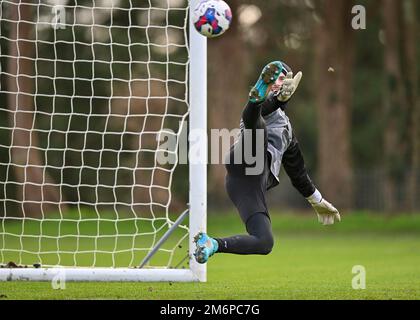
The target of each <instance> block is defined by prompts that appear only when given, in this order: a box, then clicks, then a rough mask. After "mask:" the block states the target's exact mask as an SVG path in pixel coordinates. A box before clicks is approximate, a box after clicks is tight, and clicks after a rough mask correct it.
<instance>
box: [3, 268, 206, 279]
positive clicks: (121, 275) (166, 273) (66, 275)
mask: <svg viewBox="0 0 420 320" xmlns="http://www.w3.org/2000/svg"><path fill="white" fill-rule="evenodd" d="M0 281H66V282H67V281H70V282H71V281H80V282H82V281H91V282H102V281H106V282H199V281H200V278H199V277H198V276H196V275H195V274H194V273H193V272H192V271H191V270H189V269H134V268H54V267H51V268H39V269H35V268H13V269H7V268H4V269H0Z"/></svg>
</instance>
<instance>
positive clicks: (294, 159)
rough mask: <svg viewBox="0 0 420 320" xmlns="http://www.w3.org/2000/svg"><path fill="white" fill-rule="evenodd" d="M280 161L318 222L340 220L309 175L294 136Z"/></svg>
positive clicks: (327, 222) (332, 222) (338, 214)
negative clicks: (309, 205) (311, 208)
mask: <svg viewBox="0 0 420 320" xmlns="http://www.w3.org/2000/svg"><path fill="white" fill-rule="evenodd" d="M282 163H283V167H284V169H285V170H286V173H287V175H288V176H289V178H290V180H291V182H292V184H293V186H294V187H295V188H296V189H297V190H298V191H299V192H300V194H301V195H302V196H303V197H305V198H306V199H307V200H308V202H309V203H310V204H311V205H312V207H313V208H314V210H315V212H316V213H317V215H318V221H319V222H320V223H322V224H323V225H332V224H334V222H335V220H336V221H341V217H340V213H339V212H338V210H337V209H336V208H335V207H334V206H333V205H332V204H330V203H329V202H328V201H326V200H325V199H324V198H323V197H322V195H321V193H320V192H319V191H318V190H317V189H316V187H315V185H314V183H313V182H312V180H311V178H310V177H309V174H308V172H307V170H306V166H305V161H304V159H303V155H302V152H301V150H300V147H299V143H298V141H297V139H296V137H293V141H292V143H291V144H290V146H289V148H288V149H287V151H286V152H285V153H284V155H283V159H282Z"/></svg>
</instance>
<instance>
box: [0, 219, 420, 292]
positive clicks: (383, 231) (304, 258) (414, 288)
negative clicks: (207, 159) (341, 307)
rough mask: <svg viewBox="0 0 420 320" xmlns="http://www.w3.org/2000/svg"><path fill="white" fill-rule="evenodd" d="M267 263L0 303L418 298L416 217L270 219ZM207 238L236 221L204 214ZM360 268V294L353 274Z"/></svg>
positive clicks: (419, 225) (238, 263) (73, 288)
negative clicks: (186, 279) (191, 279)
mask: <svg viewBox="0 0 420 320" xmlns="http://www.w3.org/2000/svg"><path fill="white" fill-rule="evenodd" d="M272 220H273V231H274V233H275V236H276V244H275V248H274V250H273V252H272V254H270V255H268V256H247V257H241V256H232V255H216V256H215V257H214V258H212V259H211V261H210V263H209V265H208V282H207V283H67V284H66V289H65V290H53V289H52V288H51V284H50V283H33V282H6V283H5V282H3V283H1V282H0V299H194V300H196V299H420V216H419V215H401V216H384V215H372V214H367V213H354V214H348V215H343V222H342V223H341V224H339V225H337V226H334V227H332V228H325V227H322V226H319V225H318V223H317V222H316V219H315V215H312V214H311V215H306V214H305V215H293V214H275V215H273V217H272ZM208 230H209V233H210V234H212V235H217V236H227V235H232V234H236V233H242V232H243V226H242V224H241V223H240V220H239V218H238V217H237V216H236V215H233V214H230V215H227V216H226V215H225V216H223V215H213V214H210V215H209V227H208ZM355 265H363V266H364V267H365V268H366V272H367V273H366V286H367V287H366V290H354V289H353V288H352V285H351V284H352V278H353V276H354V275H353V274H352V268H353V266H355Z"/></svg>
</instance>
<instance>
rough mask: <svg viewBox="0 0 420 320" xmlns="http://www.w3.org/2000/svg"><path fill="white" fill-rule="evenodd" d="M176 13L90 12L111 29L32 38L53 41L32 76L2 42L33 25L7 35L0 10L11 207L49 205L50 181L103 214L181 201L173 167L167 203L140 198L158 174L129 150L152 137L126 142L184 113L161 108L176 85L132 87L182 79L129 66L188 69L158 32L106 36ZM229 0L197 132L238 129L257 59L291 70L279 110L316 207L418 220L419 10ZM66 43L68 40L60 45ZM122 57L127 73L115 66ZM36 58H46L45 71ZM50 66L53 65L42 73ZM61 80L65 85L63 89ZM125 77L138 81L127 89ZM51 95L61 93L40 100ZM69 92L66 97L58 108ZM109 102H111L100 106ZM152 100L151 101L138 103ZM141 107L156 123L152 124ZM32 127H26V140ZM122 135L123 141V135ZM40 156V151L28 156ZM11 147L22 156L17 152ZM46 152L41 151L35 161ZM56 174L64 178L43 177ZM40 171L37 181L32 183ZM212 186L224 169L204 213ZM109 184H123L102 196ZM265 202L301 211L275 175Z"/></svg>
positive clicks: (212, 171) (3, 157)
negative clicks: (292, 81) (120, 207)
mask: <svg viewBox="0 0 420 320" xmlns="http://www.w3.org/2000/svg"><path fill="white" fill-rule="evenodd" d="M16 1H17V0H16ZM25 1H26V2H31V1H30V0H25ZM17 2H18V1H17ZM182 2H183V0H151V1H146V2H145V1H141V0H133V1H131V2H128V1H118V0H114V5H116V6H121V7H123V8H126V9H127V8H129V7H130V3H131V4H133V7H132V8H138V10H132V11H131V14H128V12H129V11H128V10H127V11H125V10H120V11H118V10H114V11H113V12H107V11H103V12H102V14H101V15H96V16H95V19H99V20H98V21H99V22H100V23H101V24H103V25H105V26H109V25H111V23H112V25H113V26H114V27H115V28H112V29H111V31H110V32H108V31H105V32H104V29H101V28H99V27H97V28H95V32H90V27H77V26H76V27H74V28H66V29H64V30H60V29H58V30H53V29H52V28H51V29H43V30H41V29H38V30H37V32H38V36H39V37H40V38H39V39H42V40H45V41H52V42H53V41H57V42H56V43H55V44H47V43H42V44H40V45H39V47H38V50H39V51H38V52H37V55H38V57H42V58H43V59H41V60H39V61H38V62H37V64H36V66H35V67H34V65H31V63H30V59H22V58H21V59H14V58H10V57H9V56H12V57H13V56H16V51H17V50H18V48H17V47H18V46H21V49H19V52H20V56H29V57H30V56H32V57H33V56H34V52H33V48H32V45H30V42H25V41H22V42H21V43H20V44H19V42H18V43H16V45H10V44H11V43H12V42H13V41H10V39H15V37H16V32H17V29H20V31H19V38H25V37H28V38H31V37H32V39H33V32H34V30H30V27H31V26H33V25H29V24H25V23H21V24H20V26H19V27H17V26H16V24H13V23H11V22H10V21H13V20H14V19H16V12H13V10H11V7H12V6H11V5H10V2H7V5H6V4H5V3H4V2H2V3H1V6H2V9H3V12H2V17H3V18H4V17H6V16H7V17H8V19H10V20H6V19H2V21H1V36H2V38H1V39H0V41H1V42H0V45H1V57H0V59H1V60H0V62H1V70H7V74H8V75H6V74H4V73H2V75H1V88H2V90H1V92H0V198H3V199H5V198H8V199H10V198H11V197H12V195H13V196H14V197H16V199H21V198H22V196H24V197H25V199H30V197H34V199H41V198H43V199H45V200H47V199H51V203H55V202H56V201H57V197H58V192H57V190H56V189H55V188H54V187H52V186H53V185H57V184H60V183H61V184H64V186H63V187H62V189H61V190H60V194H61V197H62V199H66V200H67V201H68V202H69V203H76V202H78V201H82V202H84V203H87V202H101V203H109V204H110V206H112V205H113V203H115V202H118V203H119V204H124V203H127V209H128V210H130V209H131V207H130V205H129V204H130V201H131V200H130V199H131V198H130V197H131V196H133V197H135V198H136V199H137V200H138V202H141V201H144V202H145V203H146V202H150V201H152V202H153V201H154V200H157V199H159V201H160V202H165V201H172V202H173V203H179V205H180V206H181V205H183V204H185V202H186V201H187V192H188V190H187V188H188V186H186V183H185V181H186V179H185V176H186V174H187V168H186V167H185V166H180V167H179V168H178V169H177V170H176V173H175V175H176V176H175V178H174V179H173V191H174V196H173V197H172V199H170V196H169V195H168V194H167V192H166V190H162V189H159V188H158V189H156V190H146V189H144V188H143V189H144V190H143V189H142V187H141V186H142V185H147V184H150V181H152V180H153V181H154V182H155V184H157V185H159V184H162V185H164V184H165V183H166V182H167V181H168V179H170V177H168V176H167V175H166V174H165V173H163V172H161V173H156V172H153V173H150V172H147V170H140V169H138V168H136V166H139V165H142V166H143V167H147V165H148V164H150V163H152V162H153V159H149V158H150V156H148V155H147V154H143V153H142V152H136V150H139V148H141V149H147V148H149V149H152V148H154V147H155V139H154V137H152V136H146V135H144V136H141V137H139V136H138V135H136V134H135V133H136V132H140V131H142V130H143V131H144V130H148V131H150V132H154V131H157V130H159V128H162V126H163V127H165V128H172V129H174V130H177V124H175V123H172V122H171V123H168V122H167V121H166V122H165V121H163V117H162V115H163V114H164V112H168V109H167V108H170V110H171V113H173V114H174V115H182V113H183V112H185V105H184V104H182V103H177V102H171V103H170V104H169V105H168V104H167V100H165V96H167V95H168V94H170V95H173V96H176V97H179V99H181V100H182V99H183V98H184V97H183V94H184V93H185V91H184V88H183V87H182V86H179V85H177V84H176V83H165V84H162V83H159V82H158V81H150V82H148V81H142V80H141V79H147V78H150V77H154V78H157V79H159V78H161V77H166V76H167V75H168V74H169V75H170V78H173V79H177V80H179V81H181V82H182V81H185V72H184V71H185V70H184V69H183V68H182V67H178V68H177V67H176V65H173V66H171V67H165V66H163V65H159V64H153V63H151V64H148V65H145V64H142V63H141V61H145V60H153V61H155V60H156V61H165V59H167V58H170V59H171V60H174V61H178V62H179V63H180V66H181V65H182V63H185V62H186V59H187V57H186V55H185V52H184V51H183V50H182V49H180V48H181V47H171V45H169V47H171V50H168V51H166V50H163V51H162V47H163V48H164V47H165V46H168V44H170V43H178V42H179V40H180V38H182V37H180V35H179V34H178V33H177V30H171V32H168V33H159V32H160V31H159V30H153V29H149V30H148V31H147V32H146V31H144V30H145V29H142V28H138V29H132V30H131V32H129V33H127V32H126V31H125V30H126V29H124V28H121V29H120V28H118V26H123V27H126V26H128V25H129V23H130V22H131V24H133V25H137V26H140V27H142V26H148V25H150V24H159V23H164V22H165V20H166V16H165V15H164V14H163V15H162V12H164V11H162V10H154V11H153V12H151V14H150V15H149V14H144V12H142V10H141V9H142V8H143V9H146V8H147V7H149V4H152V5H153V6H154V7H156V8H167V7H168V4H169V5H174V4H175V3H176V4H177V5H180V4H181V5H182ZM227 2H228V3H229V4H230V5H231V7H232V9H233V17H234V22H233V25H232V28H231V30H229V32H228V33H226V34H225V35H224V36H223V37H220V38H217V39H211V40H209V41H208V47H209V55H208V59H209V61H208V72H209V79H208V113H209V127H210V128H227V129H233V128H236V127H237V126H238V125H239V120H240V115H241V111H242V108H243V105H244V104H245V102H246V100H247V94H248V91H249V88H250V86H251V85H252V84H253V83H254V81H255V78H256V77H257V75H258V74H259V72H260V70H261V68H262V67H263V66H264V65H265V64H266V63H267V62H269V61H272V60H278V59H281V60H284V61H286V62H287V63H288V64H289V65H290V66H291V67H292V68H293V69H294V71H296V72H297V71H299V70H301V71H303V73H304V78H303V81H302V83H301V87H300V88H299V91H298V92H297V95H296V96H295V97H294V98H293V101H292V102H291V103H290V107H289V110H288V115H289V117H290V118H291V121H292V123H293V126H294V130H295V132H296V135H297V137H298V138H299V140H300V142H301V145H302V147H303V151H304V154H305V159H306V162H307V166H308V168H309V171H310V173H311V175H312V176H313V177H314V180H315V182H316V183H317V184H318V185H319V187H320V190H321V191H322V192H323V193H324V195H325V197H327V198H329V199H331V201H332V202H333V203H335V204H337V206H339V207H340V208H357V209H374V210H385V209H386V210H389V211H396V210H418V209H419V208H420V203H419V202H420V201H419V195H420V189H419V188H420V187H419V181H420V174H419V171H420V163H419V162H420V128H419V123H420V101H419V100H420V99H419V85H420V82H419V72H420V69H419V68H420V64H419V63H418V61H419V58H420V51H419V47H420V41H419V40H420V39H419V34H420V29H419V28H420V27H419V24H418V21H419V18H420V4H419V3H418V1H416V0H265V1H259V0H248V1H240V0H230V1H229V0H228V1H227ZM46 3H49V4H52V3H54V1H53V0H51V1H50V0H48V1H46ZM74 3H75V1H73V0H68V1H67V4H69V5H72V4H74ZM77 3H78V4H83V5H86V6H87V7H89V6H91V5H92V0H78V1H77ZM356 4H358V5H364V6H365V7H366V10H367V29H366V30H353V29H352V27H351V19H352V18H353V15H352V12H351V9H352V7H353V5H356ZM6 7H7V8H6ZM24 7H25V6H22V8H23V9H22V8H21V18H22V17H23V16H24V17H26V18H27V20H29V21H30V20H31V17H29V16H27V15H30V12H29V11H27V10H25V9H24ZM41 9H42V8H41ZM49 9H50V7H48V8H43V9H42V10H41V11H40V13H41V14H44V13H43V12H44V11H45V10H49ZM43 10H44V11H43ZM143 11H144V10H143ZM32 14H34V12H32ZM45 14H50V13H49V12H46V13H45ZM70 14H73V12H71V13H70ZM22 15H23V16H22ZM73 18H75V17H73ZM73 18H72V19H73ZM76 18H77V19H78V20H80V21H83V19H85V20H86V19H88V18H89V15H80V16H77V15H76ZM25 20H26V19H25ZM170 20H171V24H173V25H175V26H182V25H183V23H184V20H183V14H182V12H179V14H175V13H174V14H172V15H171V16H170ZM98 21H97V23H98ZM88 22H89V21H88ZM88 22H87V23H88ZM6 36H7V37H6ZM74 41H77V42H76V44H75V45H72V44H71V43H72V42H74ZM131 41H133V42H131ZM147 41H152V42H155V41H156V43H159V44H160V45H161V46H162V47H159V46H154V47H153V48H151V49H150V50H148V49H147V48H146V47H145V46H141V45H139V44H141V43H145V42H147ZM119 44H122V45H119ZM129 44H131V45H129ZM159 48H160V49H159ZM6 52H7V53H8V54H6ZM81 57H84V59H86V60H89V59H93V58H95V59H96V62H95V63H94V64H91V63H89V62H83V61H78V62H76V63H74V61H75V60H76V59H81ZM113 57H118V60H119V61H120V62H114V63H110V62H112V61H113V60H112V59H113ZM130 57H132V58H133V63H132V64H131V65H128V64H127V63H124V61H129V59H130ZM45 59H50V62H47V60H45ZM54 59H59V60H58V61H57V62H55V63H54ZM17 69H19V74H29V75H30V74H33V72H34V69H36V70H37V72H38V79H34V78H33V77H32V78H31V77H30V76H29V77H25V76H21V77H19V80H18V81H15V80H13V79H11V77H10V75H16V74H17ZM48 77H50V78H51V79H54V77H58V78H57V79H56V80H54V81H53V80H51V79H50V80H48ZM63 77H64V78H67V79H69V81H67V80H63ZM130 77H134V78H136V79H137V80H138V81H137V80H136V81H132V82H131V83H130V82H128V80H129V79H130ZM31 79H32V80H31ZM92 79H95V80H92ZM100 79H113V81H100ZM32 81H34V82H32ZM17 83H19V87H20V89H21V91H22V92H28V93H29V95H25V94H22V95H20V96H19V97H16V96H15V95H12V94H7V92H6V91H16V90H15V89H16V84H17ZM34 87H36V90H37V92H38V93H45V95H39V96H38V97H37V98H36V99H33V97H32V96H31V94H33V92H34V90H35V89H34ZM3 88H6V90H4V89H3ZM53 88H54V89H53ZM54 92H58V93H60V95H57V96H56V97H53V96H51V94H52V93H54ZM152 92H153V94H152ZM75 93H77V97H75V98H72V99H69V98H67V96H72V95H74V94H75ZM111 93H113V95H114V96H117V97H118V98H115V99H107V98H106V97H109V96H110V95H111ZM151 95H153V96H157V97H162V99H160V98H158V99H150V98H147V97H150V96H151ZM125 97H126V98H125ZM131 97H135V98H131ZM31 99H32V100H31ZM15 102H17V103H15ZM52 106H54V107H52ZM19 108H27V110H29V111H30V110H36V111H37V112H36V114H35V118H33V117H34V115H33V114H30V113H25V112H22V113H20V114H21V117H16V118H15V119H12V117H13V116H12V115H13V113H12V112H10V111H13V110H19ZM150 110H154V112H153V113H152V114H151V112H150ZM22 111H23V109H22ZM109 115H113V117H111V118H110V117H109ZM109 119H111V120H112V121H108V120H109ZM146 119H147V122H146ZM18 122H19V123H20V124H19V125H18ZM173 122H175V121H173ZM11 126H18V127H19V128H23V129H26V130H14V131H13V133H12V134H11V130H7V128H8V127H11ZM145 126H147V128H146V127H145ZM30 128H34V130H32V131H31V132H29V129H30ZM49 130H52V131H51V132H50V131H49ZM85 130H90V131H92V132H96V133H97V134H96V133H95V134H92V135H91V136H90V137H89V139H86V138H84V136H83V135H78V134H77V132H83V131H85ZM35 131H36V132H37V135H36V134H34V132H35ZM124 131H126V132H127V131H128V132H129V134H125V135H122V132H124ZM60 132H68V135H67V136H63V135H62V134H60ZM38 145H39V146H40V148H36V146H38ZM8 146H10V148H11V149H10V150H11V152H9V151H10V150H9V148H8ZM21 146H24V148H19V147H21ZM63 147H71V149H72V150H77V149H78V148H85V149H89V150H91V152H87V153H86V154H85V155H83V156H81V155H80V152H79V153H77V152H73V151H72V150H68V151H66V152H63V151H60V150H62V148H63ZM48 148H49V149H50V151H47V152H41V150H43V149H48ZM104 149H106V150H111V151H112V150H114V151H122V150H124V152H121V153H119V156H118V158H116V157H115V156H114V154H115V152H114V153H112V152H108V153H104V157H99V158H98V154H99V152H100V151H101V150H104ZM36 150H38V151H39V152H36ZM9 156H10V157H9ZM23 157H25V161H27V160H26V159H28V158H29V159H30V161H29V162H28V163H31V164H34V165H33V166H28V167H27V168H26V169H25V170H24V171H25V172H23V171H22V169H21V168H20V169H19V166H18V164H19V163H21V158H23ZM148 157H149V158H148ZM142 161H145V162H144V163H143V162H142ZM10 163H13V164H14V166H13V168H14V169H15V170H13V173H12V172H10V171H11V170H10V167H11V166H10V165H9V164H10ZM121 163H123V164H124V166H125V167H128V168H133V170H117V171H116V170H113V171H112V170H107V171H106V172H105V171H104V172H103V173H102V174H101V175H100V176H98V172H97V171H95V170H94V168H95V167H109V168H112V167H116V166H118V164H120V165H121ZM82 165H84V166H85V168H84V169H82ZM86 166H87V167H86ZM60 167H64V169H60V170H55V169H53V168H60ZM77 168H79V169H77ZM44 171H45V174H43V173H44ZM40 173H41V174H43V175H42V176H40ZM224 175H225V170H224V168H223V165H218V166H209V192H210V194H209V196H210V201H209V205H210V206H212V205H215V204H218V205H224V204H227V205H228V206H229V208H230V207H231V205H230V203H229V202H228V200H227V197H226V195H225V191H224ZM42 177H44V178H45V179H46V180H45V181H43V183H47V184H48V181H54V182H55V183H51V184H50V187H45V186H44V187H43V188H39V187H36V186H37V185H39V184H40V180H39V179H41V178H42ZM25 179H26V180H25ZM6 180H7V181H12V180H13V181H16V182H19V181H27V182H34V183H33V184H27V185H25V186H23V185H22V187H23V189H25V190H26V192H27V193H25V191H23V190H18V189H19V188H20V186H19V184H14V185H10V184H8V185H5V184H4V182H5V181H6ZM98 183H100V184H101V188H98V189H97V190H95V191H94V190H91V189H89V188H86V187H82V188H77V187H76V186H77V185H79V184H83V185H96V184H98ZM116 183H117V184H120V185H123V186H126V187H121V188H114V187H115V185H116ZM130 185H136V188H134V189H133V188H130ZM271 194H272V196H273V198H274V199H273V200H274V201H273V202H272V203H273V204H275V205H279V206H291V207H300V206H301V205H303V204H304V201H302V199H300V197H299V196H297V193H296V192H295V191H294V190H293V189H292V188H291V187H290V184H289V182H288V179H287V178H286V177H285V176H282V184H281V186H280V188H277V189H276V190H274V191H273V192H272V193H271ZM20 195H21V196H20ZM159 201H158V202H159ZM46 203H48V201H47V202H46ZM2 207H5V206H2ZM152 207H153V206H152ZM42 209H43V210H54V208H42ZM29 210H30V212H33V214H34V215H35V216H36V215H37V214H39V212H40V209H39V208H38V209H37V208H30V209H29ZM139 210H143V209H142V208H139ZM150 210H152V211H153V210H158V208H155V209H154V208H150ZM25 211H27V210H25Z"/></svg>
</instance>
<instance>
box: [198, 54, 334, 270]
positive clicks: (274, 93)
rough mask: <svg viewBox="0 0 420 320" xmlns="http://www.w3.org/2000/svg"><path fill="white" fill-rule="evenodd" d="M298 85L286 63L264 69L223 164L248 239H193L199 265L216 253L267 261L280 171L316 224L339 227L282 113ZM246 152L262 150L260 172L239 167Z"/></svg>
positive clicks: (204, 236) (247, 166) (299, 75)
mask: <svg viewBox="0 0 420 320" xmlns="http://www.w3.org/2000/svg"><path fill="white" fill-rule="evenodd" d="M301 79H302V73H301V72H299V73H297V74H296V75H295V76H294V75H293V72H292V70H291V69H290V67H289V66H287V65H286V64H285V63H284V62H280V61H275V62H271V63H269V64H268V65H267V66H266V67H265V68H264V69H263V71H262V73H261V75H260V77H259V79H258V81H257V83H256V84H255V86H254V87H253V88H252V89H251V91H250V93H249V99H248V103H247V104H246V106H245V108H244V110H243V112H242V119H241V134H240V136H239V138H238V141H237V142H236V143H235V144H234V145H233V146H232V147H231V149H230V153H229V154H228V158H227V161H226V171H227V174H226V181H225V185H226V191H227V193H228V195H229V198H230V199H231V200H232V202H233V203H234V205H235V206H236V208H237V210H238V212H239V215H240V216H241V219H242V221H243V222H244V224H245V226H246V230H247V232H248V235H237V236H233V237H228V238H213V237H210V236H209V235H207V234H206V233H202V232H201V233H199V234H198V235H196V237H195V239H194V241H195V244H196V251H195V254H194V256H195V259H196V261H197V262H198V263H206V262H207V261H208V260H209V258H210V257H211V256H213V255H214V254H216V253H230V254H240V255H251V254H254V255H267V254H269V253H270V252H271V251H272V248H273V245H274V239H273V234H272V230H271V220H270V215H269V210H268V208H267V203H266V194H267V191H268V190H270V189H273V188H274V187H276V186H277V185H278V184H279V178H278V177H279V173H280V167H281V165H282V166H283V167H284V169H285V171H286V173H287V175H288V176H289V178H290V180H291V182H292V184H293V186H294V187H295V188H296V189H297V190H298V191H299V193H300V194H301V195H302V196H303V197H305V198H306V199H307V200H308V202H309V204H310V205H311V206H312V207H313V208H314V210H315V212H316V213H317V216H318V220H319V222H320V223H322V224H323V225H333V224H334V222H335V221H340V219H341V218H340V214H339V212H338V210H337V209H336V208H334V206H333V205H331V204H330V203H329V202H328V201H326V200H325V199H324V198H323V197H322V195H321V193H320V192H319V191H318V190H317V188H316V187H315V185H314V183H313V182H312V180H311V179H310V177H309V175H308V172H307V170H306V167H305V162H304V159H303V156H302V152H301V150H300V147H299V142H298V140H297V138H296V136H295V134H294V132H293V129H292V125H291V123H290V120H289V118H288V117H287V115H286V113H285V110H286V109H287V107H288V104H289V101H290V99H291V98H292V96H293V94H294V93H295V91H296V89H297V88H298V86H299V83H300V81H301ZM259 138H260V139H259ZM259 143H260V144H262V145H261V146H260V145H258V144H259ZM258 147H262V148H263V149H259V148H258ZM246 150H252V152H253V155H257V154H258V151H257V150H263V152H261V154H260V156H261V158H262V161H263V163H262V164H263V165H262V166H261V168H262V169H261V170H260V171H261V172H257V173H256V174H255V173H253V172H252V173H251V171H252V170H250V169H252V168H257V167H258V165H257V164H256V163H251V164H249V163H247V161H243V159H244V158H245V157H246V155H247V154H246ZM238 155H240V156H241V158H240V159H242V161H240V162H238V161H235V159H237V157H238ZM257 161H258V157H256V160H255V162H257Z"/></svg>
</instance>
